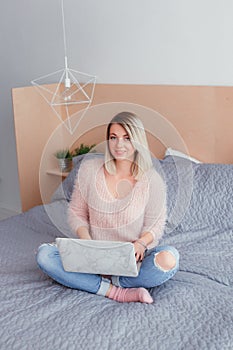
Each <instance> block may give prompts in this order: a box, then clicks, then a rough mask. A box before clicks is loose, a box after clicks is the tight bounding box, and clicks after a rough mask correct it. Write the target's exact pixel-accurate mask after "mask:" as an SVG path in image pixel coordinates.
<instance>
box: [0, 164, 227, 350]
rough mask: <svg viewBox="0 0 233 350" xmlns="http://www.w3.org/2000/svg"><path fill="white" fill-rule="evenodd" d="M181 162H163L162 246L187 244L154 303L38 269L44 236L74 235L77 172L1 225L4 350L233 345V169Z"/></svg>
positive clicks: (0, 338) (0, 345)
mask: <svg viewBox="0 0 233 350" xmlns="http://www.w3.org/2000/svg"><path fill="white" fill-rule="evenodd" d="M174 159H175V158H174ZM174 159H173V158H172V157H167V158H166V159H165V160H164V161H160V162H158V161H157V162H155V166H156V167H158V170H159V171H161V173H162V174H163V176H164V177H165V179H166V182H167V188H168V212H169V215H168V221H167V226H166V233H165V235H164V237H163V239H162V241H161V244H163V243H169V244H172V245H174V246H175V247H176V248H177V249H178V250H179V252H180V256H181V260H180V270H179V272H178V273H177V274H176V276H175V277H173V279H171V280H170V281H168V282H167V283H165V284H164V285H162V286H160V287H157V288H153V289H151V290H150V292H151V294H152V295H153V298H154V303H153V304H151V305H146V304H140V303H129V304H120V303H117V302H115V301H112V300H109V299H107V298H104V297H100V296H96V295H92V294H88V293H85V292H80V291H77V290H72V289H68V288H65V287H63V286H61V285H59V284H57V283H55V282H53V281H52V280H51V279H49V278H48V277H47V276H45V275H44V274H43V273H42V272H41V271H40V270H39V269H38V267H37V265H36V262H35V253H36V250H37V247H38V246H39V245H40V243H42V242H52V241H54V239H55V237H57V236H60V237H61V236H62V235H63V234H64V235H66V236H69V235H71V232H70V231H69V228H68V227H67V224H66V221H65V217H66V206H67V202H66V199H65V198H68V197H69V194H70V191H71V190H72V181H73V176H74V172H75V170H74V171H73V173H72V174H70V177H69V178H68V179H66V180H65V182H64V184H63V189H62V188H59V189H58V191H57V192H56V193H55V195H54V197H53V201H52V203H51V204H49V205H47V206H45V207H43V206H39V207H36V208H33V209H31V210H30V211H28V212H27V213H24V214H21V215H18V216H16V217H12V218H10V219H7V220H4V221H2V222H0V239H1V244H0V296H1V297H0V305H1V307H0V320H1V322H0V349H4V350H8V349H11V350H12V349H21V350H22V349H35V350H36V349H61V350H63V349H66V350H67V349H69V350H70V349H87V350H88V349H101V350H107V349H110V350H115V349H116V350H118V349H129V350H130V349H136V348H144V349H155V350H157V349H158V350H163V349H164V350H168V349H169V350H173V349H174V350H175V349H178V350H179V349H184V350H186V349H188V350H189V349H195V350H196V349H203V350H212V349H213V350H215V349H219V350H220V349H221V350H222V349H233V332H232V329H233V311H232V310H233V289H232V285H233V253H232V242H233V166H232V165H217V164H212V165H211V164H193V163H190V162H188V161H184V160H181V159H176V161H174ZM79 161H80V160H78V161H77V167H78V163H79Z"/></svg>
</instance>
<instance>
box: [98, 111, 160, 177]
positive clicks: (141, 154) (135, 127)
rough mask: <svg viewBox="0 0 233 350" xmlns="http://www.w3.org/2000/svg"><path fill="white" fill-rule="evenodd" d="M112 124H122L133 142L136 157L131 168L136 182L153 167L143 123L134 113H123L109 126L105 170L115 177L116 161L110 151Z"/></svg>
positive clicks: (114, 118) (116, 116)
mask: <svg viewBox="0 0 233 350" xmlns="http://www.w3.org/2000/svg"><path fill="white" fill-rule="evenodd" d="M112 124H120V125H121V126H122V127H123V128H124V129H125V131H126V132H127V134H128V136H129V138H130V141H131V142H132V145H133V147H134V149H135V156H134V161H133V163H132V166H131V173H132V175H133V176H134V177H135V179H136V180H139V179H140V178H141V177H142V175H143V174H144V173H145V172H146V171H147V170H149V169H151V167H152V166H153V164H152V159H151V155H150V150H149V147H148V143H147V138H146V133H145V129H144V126H143V124H142V121H141V120H140V119H139V118H138V116H137V115H136V114H134V113H131V112H121V113H118V114H117V115H115V116H114V117H113V118H112V120H111V121H110V123H109V124H108V127H107V135H106V139H107V147H106V150H105V169H106V170H107V172H108V173H109V174H111V175H114V174H115V173H116V166H115V159H114V158H113V156H112V154H111V152H110V149H109V136H110V128H111V126H112Z"/></svg>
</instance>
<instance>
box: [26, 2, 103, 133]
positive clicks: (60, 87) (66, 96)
mask: <svg viewBox="0 0 233 350" xmlns="http://www.w3.org/2000/svg"><path fill="white" fill-rule="evenodd" d="M61 7H62V20H63V21H62V23H63V40H64V52H65V57H64V61H65V67H64V69H60V70H58V71H56V72H53V73H50V74H47V75H44V76H42V77H39V78H37V79H34V80H32V81H31V83H32V85H33V86H34V87H35V88H36V89H37V91H38V92H39V93H40V95H41V96H42V97H43V98H44V99H45V101H46V102H47V103H48V104H49V105H50V106H51V108H52V109H53V111H54V113H55V114H56V116H57V117H58V118H59V120H60V121H61V122H62V123H64V125H65V127H66V128H67V129H68V130H69V132H70V133H71V134H73V133H74V131H75V130H76V128H77V126H78V123H79V121H80V119H81V118H83V116H84V114H85V113H86V111H87V109H88V108H89V106H90V104H91V102H92V100H93V95H94V90H95V84H96V77H95V76H93V75H90V74H87V73H83V72H79V71H77V70H74V69H70V68H69V67H68V59H67V46H66V31H65V16H64V6H63V0H61ZM77 113H79V119H78V120H77V119H76V118H74V116H75V114H77Z"/></svg>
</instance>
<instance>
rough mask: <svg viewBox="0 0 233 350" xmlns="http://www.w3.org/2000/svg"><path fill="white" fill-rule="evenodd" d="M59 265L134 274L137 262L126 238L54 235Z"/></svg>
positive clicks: (68, 268)
mask: <svg viewBox="0 0 233 350" xmlns="http://www.w3.org/2000/svg"><path fill="white" fill-rule="evenodd" d="M56 245H57V248H58V250H59V253H60V257H61V260H62V264H63V268H64V270H65V271H68V272H81V273H94V274H100V275H115V276H129V277H136V276H138V273H139V269H140V265H141V263H137V262H136V259H135V251H134V245H133V243H130V242H117V241H99V240H84V239H76V238H56Z"/></svg>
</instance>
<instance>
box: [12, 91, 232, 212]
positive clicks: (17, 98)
mask: <svg viewBox="0 0 233 350" xmlns="http://www.w3.org/2000/svg"><path fill="white" fill-rule="evenodd" d="M12 96H13V107H14V121H15V135H16V146H17V156H18V171H19V182H20V193H21V202H22V210H23V211H25V210H27V209H29V208H31V207H33V206H35V205H38V204H41V203H42V202H43V203H45V202H49V200H50V197H51V194H52V193H53V191H54V190H55V188H56V187H57V186H58V184H59V183H60V182H61V177H59V176H54V175H51V174H50V173H49V170H51V169H53V168H55V167H56V159H55V157H54V155H53V154H54V152H55V151H56V150H57V149H60V148H64V147H70V148H72V147H73V148H74V147H76V146H77V145H78V144H80V143H81V142H84V143H88V144H93V143H95V144H99V143H101V142H102V141H104V139H105V129H106V124H107V123H108V121H109V120H110V119H111V118H112V117H113V116H114V114H116V113H117V112H119V111H122V110H130V111H132V112H136V113H137V114H138V115H139V116H140V118H141V119H142V121H143V123H144V126H145V129H146V131H147V135H148V140H149V146H150V149H151V151H152V153H153V154H154V155H155V156H157V157H159V158H161V157H163V155H164V151H165V149H166V148H167V147H172V148H175V149H178V150H180V151H183V152H185V153H189V154H190V155H191V156H193V157H196V158H198V159H200V160H201V161H203V162H209V163H232V162H233V137H232V130H233V88H232V87H208V86H168V85H127V84H125V85H117V84H116V85H115V84H114V85H109V84H108V85H107V84H97V85H96V88H95V93H94V100H93V103H92V106H91V108H89V109H88V111H87V112H86V114H85V115H84V117H83V118H81V117H80V116H81V114H77V116H75V117H74V120H75V121H76V119H77V121H78V122H79V121H80V122H79V125H78V128H77V129H76V131H75V133H74V134H73V135H71V134H70V133H69V132H68V130H67V129H66V128H65V127H64V126H62V124H61V123H60V121H59V120H58V118H57V117H56V115H55V114H54V112H53V111H52V109H51V107H50V106H49V105H48V104H47V103H46V102H45V101H44V100H43V98H42V97H41V96H40V95H39V94H38V93H37V91H36V90H35V88H33V87H23V88H16V89H13V90H12ZM75 118H76V119H75ZM100 148H101V147H100Z"/></svg>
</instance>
